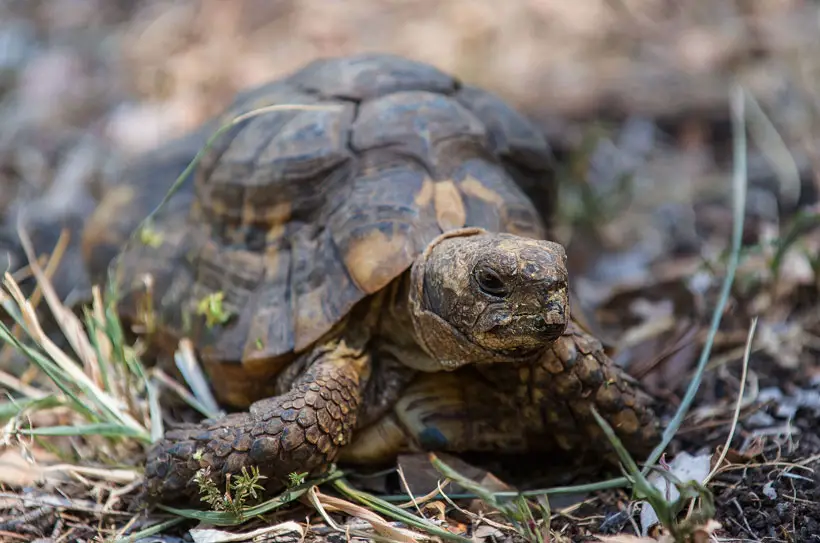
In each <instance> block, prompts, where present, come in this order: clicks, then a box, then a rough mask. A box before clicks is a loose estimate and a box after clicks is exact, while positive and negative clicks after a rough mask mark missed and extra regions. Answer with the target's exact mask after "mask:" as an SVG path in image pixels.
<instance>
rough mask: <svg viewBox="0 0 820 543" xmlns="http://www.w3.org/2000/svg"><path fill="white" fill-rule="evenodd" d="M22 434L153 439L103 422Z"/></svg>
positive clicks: (123, 426) (49, 428)
mask: <svg viewBox="0 0 820 543" xmlns="http://www.w3.org/2000/svg"><path fill="white" fill-rule="evenodd" d="M18 432H20V433H21V434H26V435H30V436H105V437H128V438H133V439H138V440H140V441H142V442H144V443H150V442H151V438H150V437H149V436H147V435H146V434H145V432H140V431H137V430H135V429H133V428H131V427H130V426H125V425H122V424H115V423H110V422H101V423H97V424H82V425H77V426H47V427H42V428H21V429H19V430H18Z"/></svg>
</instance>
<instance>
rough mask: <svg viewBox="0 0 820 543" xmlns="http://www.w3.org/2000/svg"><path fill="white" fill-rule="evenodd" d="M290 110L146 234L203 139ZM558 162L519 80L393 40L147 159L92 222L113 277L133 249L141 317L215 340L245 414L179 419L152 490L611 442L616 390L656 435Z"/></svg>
mask: <svg viewBox="0 0 820 543" xmlns="http://www.w3.org/2000/svg"><path fill="white" fill-rule="evenodd" d="M285 105H291V106H293V108H292V109H286V108H284V107H283V106H285ZM267 106H279V107H277V108H268V109H267V110H265V111H262V112H260V113H259V114H258V115H252V116H248V117H246V118H245V119H244V120H243V121H241V122H238V123H236V124H235V125H234V126H233V127H232V128H231V129H229V130H228V131H226V132H225V133H223V134H222V135H221V136H220V137H219V138H218V139H217V140H216V141H215V143H214V145H213V146H212V147H210V148H209V149H208V150H207V151H206V153H205V155H204V156H203V159H202V161H201V162H200V163H199V165H198V166H197V167H196V168H195V170H194V173H193V174H192V176H191V177H190V178H189V179H188V180H186V181H185V183H184V185H183V186H182V187H181V189H180V191H179V192H177V193H176V194H175V195H174V196H173V197H172V198H171V200H170V201H169V203H168V206H167V207H166V208H165V209H163V210H161V211H160V212H159V213H158V214H157V215H156V216H155V217H154V218H153V220H152V221H151V225H150V228H151V229H152V232H153V235H154V237H153V239H154V240H155V241H158V242H154V243H145V242H144V240H141V239H137V240H135V241H134V242H132V243H127V244H126V243H125V241H126V237H127V236H128V235H129V234H130V230H131V229H133V228H134V227H135V226H136V225H137V223H138V222H139V220H141V219H142V218H143V217H144V216H145V214H147V213H148V212H149V211H150V210H151V209H152V208H153V207H154V206H155V205H156V204H157V203H159V201H160V199H161V198H162V197H163V196H164V195H165V192H166V191H167V190H168V189H169V188H170V187H171V185H172V183H173V182H174V180H175V178H176V176H177V175H178V174H179V173H180V172H181V171H182V169H183V168H184V167H185V166H186V165H187V161H189V160H191V159H193V157H194V154H195V153H196V151H197V150H198V145H200V144H204V142H205V140H206V139H207V138H208V136H210V134H212V133H213V132H214V131H215V130H216V128H217V127H218V126H219V125H220V124H222V123H224V122H226V121H230V120H231V119H233V118H234V117H236V116H237V115H240V114H244V113H247V112H249V111H252V110H254V109H257V108H265V107H267ZM300 106H310V107H309V108H301V109H300ZM550 168H551V158H550V151H549V148H548V146H547V144H546V142H545V140H544V137H543V136H542V135H541V134H540V133H539V131H538V129H536V128H535V127H534V126H532V125H531V124H530V123H529V122H528V121H526V120H525V119H524V118H523V117H522V116H521V115H519V114H518V113H516V112H515V111H514V110H513V109H511V108H510V107H509V106H507V105H505V104H504V103H503V102H502V101H501V100H500V99H499V98H497V97H495V96H493V95H492V94H490V93H488V92H485V91H483V90H480V89H478V88H475V87H472V86H469V85H464V84H462V83H460V82H459V81H457V80H456V79H455V78H453V77H451V76H449V75H447V74H445V73H443V72H441V71H439V70H438V69H436V68H434V67H432V66H429V65H426V64H422V63H419V62H415V61H411V60H408V59H404V58H401V57H397V56H392V55H383V54H367V55H358V56H353V57H344V58H336V59H326V60H319V61H316V62H314V63H312V64H310V65H308V66H307V67H305V68H303V69H302V70H300V71H298V72H296V73H294V74H292V75H290V76H289V77H286V78H283V79H280V80H277V81H274V82H272V83H270V84H267V85H264V86H262V87H259V88H257V89H253V90H250V91H248V92H245V93H243V94H241V95H240V96H239V97H238V98H237V99H236V101H235V102H234V103H233V105H232V106H231V107H230V108H228V110H227V111H226V112H225V114H224V115H223V116H221V117H220V118H218V119H215V120H214V121H213V122H211V123H208V124H207V125H206V126H204V127H202V129H201V130H199V131H197V132H196V133H194V134H191V135H189V136H187V137H185V138H182V139H181V140H179V141H178V142H175V143H173V144H170V145H168V146H166V147H165V148H164V149H163V150H162V151H161V152H159V151H158V152H157V153H155V154H153V155H149V156H147V157H146V158H145V159H143V160H140V161H139V162H138V163H137V164H135V165H134V167H133V168H132V171H131V172H130V173H129V175H127V176H125V177H124V178H123V180H122V181H121V182H120V183H119V184H118V185H116V186H114V187H113V188H112V189H111V191H110V193H109V194H108V195H107V196H106V197H105V199H104V200H103V202H102V204H101V206H100V207H99V210H98V212H97V213H96V214H95V215H94V216H93V217H91V219H90V220H89V222H88V225H87V228H86V231H85V233H84V249H85V253H84V254H85V256H86V259H87V261H88V263H89V268H90V270H91V272H92V276H95V277H96V278H98V279H99V278H101V277H104V274H105V273H106V272H107V270H108V269H109V263H110V265H111V266H114V268H112V270H113V271H114V272H115V273H113V274H112V275H111V276H112V277H113V278H115V280H116V281H117V283H118V288H119V290H120V292H121V293H122V294H123V295H124V296H123V299H122V302H121V304H120V308H121V312H122V315H123V317H124V318H125V319H126V320H127V321H139V320H140V318H141V315H142V314H143V313H142V312H141V308H142V311H144V308H146V307H151V308H153V312H154V319H155V320H154V322H153V327H154V328H153V329H154V334H153V337H154V338H155V339H156V343H157V344H158V345H161V346H164V348H173V347H175V342H176V341H177V340H178V339H179V338H180V337H182V336H187V337H190V338H192V339H193V340H194V343H195V345H196V346H197V349H198V352H199V354H200V356H201V358H202V360H203V362H204V365H205V368H206V371H207V372H208V374H209V376H210V378H211V382H212V385H213V388H214V390H215V392H216V395H217V397H218V399H219V400H220V401H222V402H224V403H225V404H226V405H230V406H233V407H239V408H243V409H245V411H242V412H240V413H235V414H231V415H228V416H227V417H225V418H222V419H220V420H208V421H203V422H201V423H199V424H185V425H182V426H180V427H179V428H175V429H172V430H170V431H169V432H168V433H167V434H166V436H165V438H164V439H163V440H162V441H160V442H159V443H157V444H156V445H155V446H154V447H153V448H152V450H151V451H150V453H149V457H148V461H147V466H146V488H147V491H148V495H149V498H150V499H152V500H162V501H178V500H186V499H194V500H196V496H197V494H198V487H197V484H196V483H195V482H194V481H193V478H194V475H195V473H196V472H197V471H198V470H200V469H202V468H211V471H210V473H211V477H212V478H214V480H215V481H217V482H218V484H219V485H220V486H221V485H222V484H224V481H225V475H226V474H227V473H233V474H236V473H238V472H240V471H241V468H242V467H243V466H249V465H254V466H256V467H258V468H259V470H260V473H261V474H262V475H265V476H267V477H268V478H267V479H266V480H265V482H266V485H267V487H268V489H270V490H273V489H275V488H280V487H281V486H282V485H283V484H284V483H285V482H286V481H287V478H288V475H289V474H290V473H293V472H297V473H302V472H316V471H319V470H322V469H324V468H325V467H327V466H328V465H329V464H330V463H331V462H333V461H336V460H339V459H342V460H345V461H347V462H359V463H371V462H382V461H385V460H389V459H390V458H392V457H394V456H395V455H396V454H398V453H400V452H402V451H408V450H420V449H436V450H447V451H454V452H459V451H499V452H505V451H508V452H519V451H530V450H539V451H547V452H548V451H551V450H559V449H561V450H575V449H578V450H581V449H584V448H587V449H589V448H591V447H596V448H599V449H608V448H609V445H608V444H606V443H604V442H603V441H602V439H603V438H602V433H601V431H600V429H599V427H598V426H597V424H596V423H595V420H594V418H593V417H592V414H591V408H592V407H593V406H594V407H596V408H597V409H598V411H599V412H600V413H601V414H602V415H603V416H604V418H605V419H606V420H608V421H609V423H610V424H611V425H612V426H613V427H614V428H615V431H616V432H617V433H618V435H619V436H620V437H621V439H622V440H623V441H624V443H625V444H626V445H627V447H628V448H630V450H631V451H633V452H643V451H646V450H647V449H648V448H649V447H651V446H652V445H653V442H654V441H655V440H656V439H657V438H658V435H659V432H658V430H659V426H658V421H657V420H656V418H655V416H654V414H653V412H652V410H651V408H650V404H649V401H648V399H647V397H646V396H644V395H643V394H642V393H641V392H640V390H639V388H638V387H637V386H636V384H635V383H634V382H632V381H631V380H630V379H629V378H628V376H626V375H625V374H624V373H623V372H622V371H621V370H620V369H619V368H617V367H616V366H615V365H614V364H613V363H612V361H611V360H609V359H608V358H607V357H606V355H605V354H604V351H603V349H602V347H601V345H600V343H598V342H597V341H596V340H595V339H594V338H591V337H589V336H588V335H587V334H586V333H585V332H583V331H582V330H581V329H580V328H579V327H578V326H577V325H576V324H575V323H574V322H573V321H572V319H571V316H570V307H569V302H568V288H569V280H568V276H567V270H566V255H565V253H564V250H563V248H562V247H561V246H560V245H559V244H557V243H554V242H551V241H547V239H549V229H548V226H549V225H548V221H549V219H550V217H551V216H552V213H553V209H554V205H555V188H554V183H553V181H552V178H551V177H550V171H551V169H550ZM123 246H125V247H124V248H123ZM115 255H116V256H117V258H116V259H114V260H113V262H112V258H113V257H114V256H115ZM146 275H150V276H151V282H150V288H147V287H146V282H145V279H144V277H145V276H146ZM217 294H218V295H219V296H220V297H221V298H220V299H221V303H222V308H221V311H222V315H221V316H222V317H224V318H221V319H218V321H217V322H207V319H206V318H205V317H204V316H203V315H202V314H201V311H199V308H200V307H201V306H202V302H203V300H207V299H208V297H209V296H213V295H217ZM146 297H150V303H146Z"/></svg>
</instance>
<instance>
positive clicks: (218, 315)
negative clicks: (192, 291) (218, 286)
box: [196, 291, 231, 328]
mask: <svg viewBox="0 0 820 543" xmlns="http://www.w3.org/2000/svg"><path fill="white" fill-rule="evenodd" d="M224 298H225V293H224V292H222V291H219V292H214V293H213V294H209V295H207V296H205V297H204V298H202V299H201V300H200V301H199V303H198V304H197V306H196V312H197V315H202V316H204V317H205V324H206V325H207V326H208V328H213V327H214V326H215V325H217V324H225V323H226V322H228V320H229V319H230V318H231V314H230V312H229V311H225V308H224V307H223V306H222V300H223V299H224Z"/></svg>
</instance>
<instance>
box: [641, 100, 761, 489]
mask: <svg viewBox="0 0 820 543" xmlns="http://www.w3.org/2000/svg"><path fill="white" fill-rule="evenodd" d="M744 93H745V91H744V90H743V88H742V87H739V86H735V87H734V88H733V89H732V96H731V106H732V107H731V110H732V132H733V135H734V137H733V146H732V148H733V157H734V169H733V172H732V173H733V175H732V189H733V190H732V194H733V196H734V198H733V209H734V213H733V221H732V244H731V253H730V255H729V262H728V265H727V268H726V275H725V277H724V280H723V285H722V286H721V290H720V297H719V298H718V303H717V305H716V306H715V311H714V312H713V313H712V322H711V324H710V326H709V333H708V335H707V337H706V343H704V345H703V349H702V350H701V354H700V359H699V360H698V364H697V367H696V370H695V376H694V378H693V379H692V382H691V383H689V387H688V388H687V389H686V394H685V395H684V397H683V399H682V400H681V403H680V405H679V406H678V410H677V411H676V412H675V416H674V417H673V418H672V420H671V421H670V422H669V424H668V425H667V427H666V429H665V430H664V432H663V437H662V439H661V442H660V443H659V444H658V445H657V446H656V447H655V448H654V449H653V450H652V452H651V453H650V455H649V457H648V458H647V460H646V463H645V464H644V468H643V471H642V473H643V474H644V475H646V473H648V472H649V470H650V469H651V467H652V465H653V464H654V463H655V462H657V461H658V459H659V458H660V457H661V455H662V454H663V451H664V450H665V449H666V447H667V446H668V445H669V443H670V442H671V441H672V439H673V438H674V437H675V434H676V433H677V431H678V428H680V425H681V423H683V419H684V417H686V414H687V413H688V411H689V407H690V405H691V404H692V402H693V401H694V399H695V395H696V394H697V392H698V388H700V383H701V380H702V379H703V372H704V370H705V369H706V364H707V363H708V361H709V356H710V355H711V353H712V345H713V344H714V342H715V337H716V336H717V332H718V329H719V328H720V322H721V320H722V318H723V311H724V308H725V307H726V303H727V302H728V300H729V294H730V293H731V289H732V283H733V282H734V279H735V273H736V272H737V267H738V262H739V260H740V249H741V247H742V244H743V223H744V217H745V215H746V191H747V188H748V187H747V185H748V179H747V164H746V158H747V157H746V153H747V146H746V123H745V115H744V103H745V102H744Z"/></svg>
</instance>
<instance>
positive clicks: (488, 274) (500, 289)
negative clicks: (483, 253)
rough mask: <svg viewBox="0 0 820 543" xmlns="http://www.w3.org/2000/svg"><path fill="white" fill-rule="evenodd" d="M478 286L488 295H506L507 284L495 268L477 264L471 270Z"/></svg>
mask: <svg viewBox="0 0 820 543" xmlns="http://www.w3.org/2000/svg"><path fill="white" fill-rule="evenodd" d="M473 276H474V277H475V280H476V283H478V288H480V289H481V291H482V292H484V293H485V294H489V295H490V296H498V297H502V298H503V297H504V296H506V295H507V285H505V284H504V281H502V280H501V277H499V275H498V273H496V271H495V270H493V269H491V268H488V267H486V266H479V267H476V269H475V270H474V271H473Z"/></svg>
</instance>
